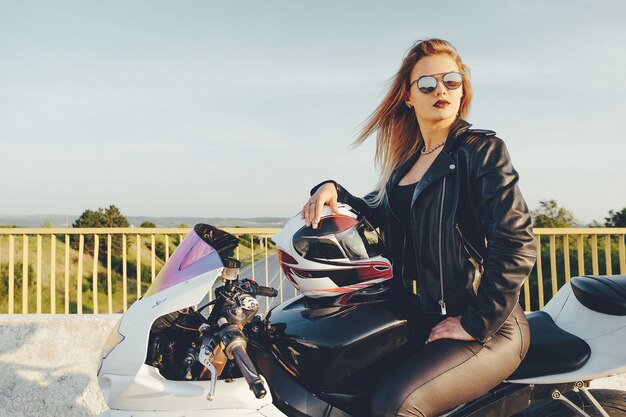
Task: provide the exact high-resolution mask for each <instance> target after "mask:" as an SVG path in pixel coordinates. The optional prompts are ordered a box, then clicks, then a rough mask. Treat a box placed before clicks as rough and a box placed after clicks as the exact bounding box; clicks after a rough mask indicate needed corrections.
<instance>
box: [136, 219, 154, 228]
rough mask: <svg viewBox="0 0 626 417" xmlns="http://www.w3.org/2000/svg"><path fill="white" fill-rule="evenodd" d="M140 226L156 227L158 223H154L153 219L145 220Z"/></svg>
mask: <svg viewBox="0 0 626 417" xmlns="http://www.w3.org/2000/svg"><path fill="white" fill-rule="evenodd" d="M139 227H143V228H150V227H156V224H154V223H152V222H151V221H148V220H146V221H145V222H143V223H141V225H140V226H139Z"/></svg>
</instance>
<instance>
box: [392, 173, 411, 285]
mask: <svg viewBox="0 0 626 417" xmlns="http://www.w3.org/2000/svg"><path fill="white" fill-rule="evenodd" d="M416 185H417V182H414V183H413V184H407V185H399V184H398V185H397V186H396V187H395V188H394V189H393V190H391V195H390V196H389V205H390V207H391V210H392V211H393V213H394V214H395V215H396V217H398V219H399V220H400V224H397V222H396V223H394V226H396V225H397V226H398V227H400V226H402V229H403V231H402V233H392V236H398V242H397V245H394V246H395V247H398V248H402V247H403V246H404V254H403V259H404V271H403V273H402V276H401V277H400V278H402V279H411V280H417V264H416V262H415V246H414V245H413V234H412V232H411V230H412V228H411V220H410V214H411V201H412V199H413V192H414V191H415V186H416ZM394 243H396V242H394Z"/></svg>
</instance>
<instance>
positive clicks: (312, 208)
mask: <svg viewBox="0 0 626 417" xmlns="http://www.w3.org/2000/svg"><path fill="white" fill-rule="evenodd" d="M325 204H328V205H329V206H330V209H331V210H332V211H333V213H336V214H339V209H338V207H337V188H336V187H335V184H334V183H332V182H327V183H325V184H323V185H322V186H320V187H319V188H318V189H317V191H316V192H315V194H313V195H312V196H311V198H309V201H307V203H306V204H305V205H304V207H302V212H301V213H300V216H301V217H302V218H303V219H304V221H305V222H306V225H307V227H308V226H311V225H312V226H313V229H317V225H318V223H319V222H320V217H321V216H322V210H323V209H324V205H325Z"/></svg>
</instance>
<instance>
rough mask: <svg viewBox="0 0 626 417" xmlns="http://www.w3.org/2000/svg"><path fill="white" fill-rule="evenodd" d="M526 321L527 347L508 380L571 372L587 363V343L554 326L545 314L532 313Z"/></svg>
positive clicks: (540, 312)
mask: <svg viewBox="0 0 626 417" xmlns="http://www.w3.org/2000/svg"><path fill="white" fill-rule="evenodd" d="M527 318H528V324H529V326H530V347H529V349H528V353H527V354H526V357H525V358H524V360H523V361H522V363H521V364H520V366H519V367H518V368H517V369H516V370H515V372H514V373H513V375H511V376H510V377H509V378H507V379H508V380H513V379H526V378H533V377H539V376H544V375H552V374H561V373H564V372H571V371H575V370H576V369H579V368H581V367H582V366H583V365H584V364H585V363H586V362H587V360H589V357H590V356H591V348H590V347H589V345H588V344H587V342H585V341H584V340H583V339H581V338H579V337H578V336H575V335H573V334H571V333H568V332H566V331H565V330H563V329H561V328H560V327H558V326H557V325H556V324H555V323H554V320H553V319H552V317H551V316H550V315H549V314H548V313H546V312H544V311H534V312H532V313H529V314H528V315H527Z"/></svg>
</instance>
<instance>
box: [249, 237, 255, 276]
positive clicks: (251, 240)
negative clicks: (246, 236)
mask: <svg viewBox="0 0 626 417" xmlns="http://www.w3.org/2000/svg"><path fill="white" fill-rule="evenodd" d="M250 256H251V257H252V281H255V279H254V235H253V234H252V233H250Z"/></svg>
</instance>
